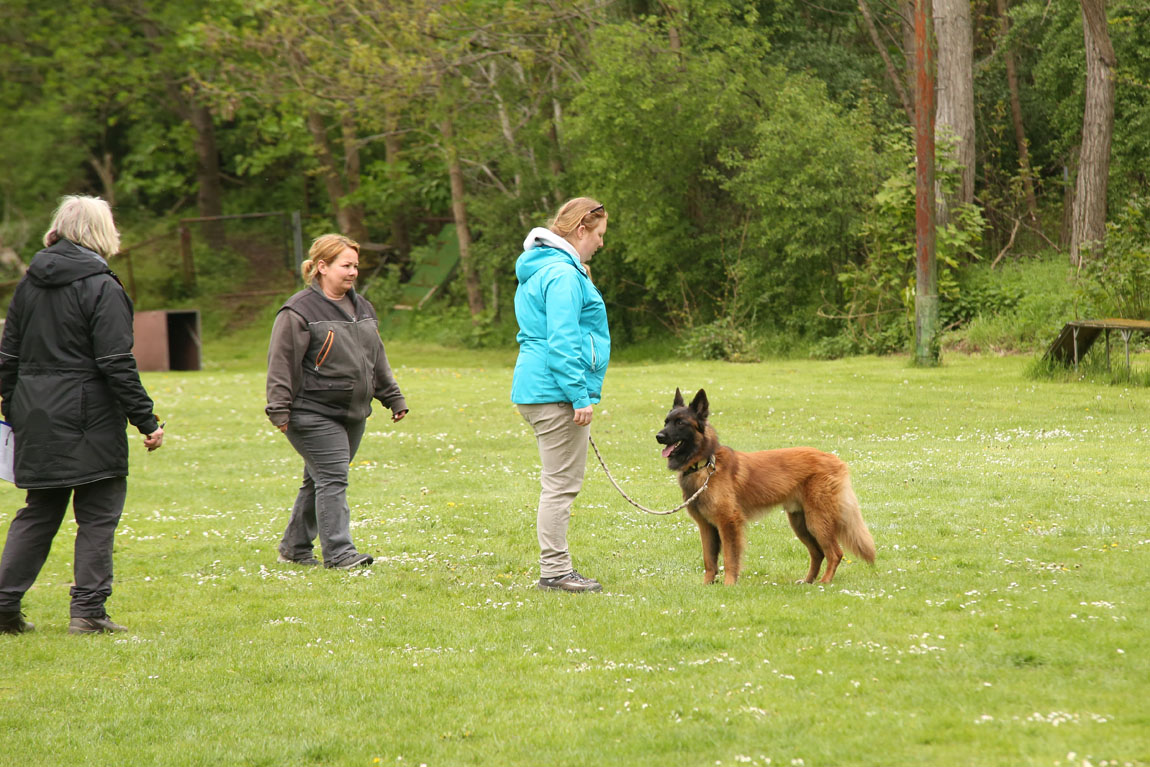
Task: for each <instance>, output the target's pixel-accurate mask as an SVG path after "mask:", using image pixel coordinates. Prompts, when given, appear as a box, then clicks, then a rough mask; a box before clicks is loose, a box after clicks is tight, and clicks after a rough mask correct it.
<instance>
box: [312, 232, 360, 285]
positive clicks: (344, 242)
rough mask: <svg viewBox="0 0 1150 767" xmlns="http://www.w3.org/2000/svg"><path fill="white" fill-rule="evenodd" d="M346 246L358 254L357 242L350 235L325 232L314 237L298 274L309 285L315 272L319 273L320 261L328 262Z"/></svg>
mask: <svg viewBox="0 0 1150 767" xmlns="http://www.w3.org/2000/svg"><path fill="white" fill-rule="evenodd" d="M347 248H351V249H352V250H354V251H355V254H356V255H357V256H358V255H359V243H358V242H356V241H355V240H353V239H351V238H350V237H344V236H343V235H342V234H325V235H323V236H321V237H316V238H315V242H313V243H312V244H311V248H310V249H309V250H308V252H307V260H306V261H304V262H303V263H302V264H300V274H301V275H302V276H303V281H304V282H305V283H306V284H308V285H310V284H311V283H312V280H314V279H315V276H316V274H318V273H319V265H320V263H321V262H322V263H325V264H330V263H331V262H332V261H334V260H335V257H336V256H338V255H339V254H340V253H343V252H344V250H346V249H347Z"/></svg>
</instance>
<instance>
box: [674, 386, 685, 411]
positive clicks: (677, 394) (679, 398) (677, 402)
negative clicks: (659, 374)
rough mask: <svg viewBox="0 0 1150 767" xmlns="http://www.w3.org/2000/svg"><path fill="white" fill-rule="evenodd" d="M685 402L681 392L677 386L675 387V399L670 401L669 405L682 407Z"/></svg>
mask: <svg viewBox="0 0 1150 767" xmlns="http://www.w3.org/2000/svg"><path fill="white" fill-rule="evenodd" d="M686 404H687V403H686V402H684V401H683V392H681V391H679V387H678V386H676V387H675V401H674V402H672V403H671V407H673V408H674V407H682V406H683V405H686Z"/></svg>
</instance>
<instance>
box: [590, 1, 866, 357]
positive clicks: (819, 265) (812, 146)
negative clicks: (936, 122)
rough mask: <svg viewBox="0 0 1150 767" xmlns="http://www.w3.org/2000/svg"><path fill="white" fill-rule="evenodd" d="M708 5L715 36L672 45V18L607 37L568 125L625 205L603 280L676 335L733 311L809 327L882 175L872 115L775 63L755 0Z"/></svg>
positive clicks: (757, 322)
mask: <svg viewBox="0 0 1150 767" xmlns="http://www.w3.org/2000/svg"><path fill="white" fill-rule="evenodd" d="M702 18H703V21H702V22H701V27H702V28H703V29H706V30H707V31H708V32H711V33H712V36H710V37H703V36H701V35H700V36H698V37H696V36H695V35H696V34H698V32H699V29H698V28H696V27H695V26H693V25H692V27H691V28H690V32H691V33H690V34H688V33H684V34H683V39H682V47H681V49H680V50H678V51H674V52H668V50H667V49H666V46H665V43H664V37H665V36H666V35H667V34H669V33H668V31H667V28H666V27H667V25H669V24H670V23H672V22H670V21H663V20H660V19H653V18H652V19H647V20H646V23H644V24H642V25H633V26H614V27H605V28H603V29H601V30H599V31H598V32H597V34H596V37H595V47H594V49H593V50H594V55H595V61H596V66H595V68H594V69H593V70H592V72H591V73H590V74H589V75H588V77H587V78H586V79H585V80H584V89H583V91H582V93H581V94H580V95H579V96H578V97H577V98H576V99H575V107H576V114H575V115H574V117H573V118H572V120H571V121H570V122H569V128H568V130H569V131H570V134H571V136H572V137H573V139H574V145H575V146H577V147H579V150H578V153H579V157H580V169H581V170H580V177H581V178H583V179H585V182H584V184H585V186H586V187H587V188H589V189H590V190H591V192H592V193H593V194H595V195H596V196H598V197H600V198H601V199H604V200H607V201H608V202H609V205H608V209H609V210H611V211H613V212H614V214H613V215H614V217H613V218H612V220H611V224H610V225H609V230H608V241H609V243H610V250H609V251H605V252H604V253H603V254H601V255H600V256H599V257H598V261H597V267H598V268H597V271H596V276H597V279H598V278H599V277H600V275H604V276H605V277H606V280H605V281H600V284H601V285H605V288H604V290H605V292H606V293H607V297H608V299H609V301H612V302H616V303H619V304H626V305H628V306H632V307H636V308H638V309H639V310H640V311H642V312H645V313H647V316H658V317H659V318H660V320H661V321H662V322H663V323H665V324H666V325H668V326H669V327H671V328H672V329H673V330H675V331H677V332H683V331H685V330H686V329H689V328H694V327H704V326H709V323H711V322H713V321H714V320H716V319H720V318H723V317H728V316H737V317H739V319H740V324H742V323H743V322H746V323H747V324H748V325H750V326H751V327H758V328H771V329H781V330H784V331H786V332H789V333H792V334H795V333H802V332H808V331H810V330H811V325H812V322H813V320H814V318H813V316H812V312H811V311H810V308H809V307H811V306H812V305H814V304H815V303H817V300H818V296H819V293H820V290H822V289H824V288H825V286H826V284H827V282H828V280H832V279H833V274H834V273H835V272H836V271H837V270H838V269H839V268H841V266H842V265H843V264H844V263H846V262H847V261H848V260H849V259H850V258H852V257H853V255H854V253H855V252H856V251H857V248H858V229H859V222H860V220H861V216H862V209H863V207H864V205H865V202H866V200H867V199H868V198H869V197H870V196H871V195H872V193H873V190H874V187H875V184H876V183H877V179H878V178H879V177H880V175H881V174H880V172H879V170H878V169H879V167H880V165H881V156H880V155H879V154H878V153H876V152H875V151H874V148H873V147H874V144H875V129H874V126H873V122H872V117H873V116H872V115H871V113H870V111H869V110H868V108H867V105H866V104H865V103H864V104H863V105H862V106H860V107H859V108H857V109H854V110H851V111H847V110H844V109H843V108H842V107H839V106H837V105H836V104H834V103H833V102H832V101H831V100H830V98H829V97H828V95H827V91H826V88H825V87H824V86H823V85H822V84H821V83H819V82H818V81H815V80H813V79H811V78H810V77H809V76H807V75H801V74H789V73H787V72H786V71H785V70H784V69H783V68H781V67H779V66H775V65H772V64H771V63H770V57H769V51H768V50H767V49H766V48H765V47H764V45H763V44H762V39H761V36H760V35H759V34H758V33H757V31H756V26H757V25H758V24H759V21H758V19H757V16H756V15H755V14H754V13H752V12H751V11H749V10H747V9H739V6H738V5H737V4H730V5H722V4H719V5H716V6H715V7H713V8H710V9H709V10H708V11H707V12H705V13H703V14H702ZM714 19H726V20H727V21H728V22H729V23H728V24H726V25H725V26H723V27H721V28H719V27H716V28H714V29H712V28H710V27H708V26H707V23H708V21H711V20H714ZM605 136H610V140H609V141H607V140H603V137H605ZM643 316H644V315H643V314H639V313H631V314H628V315H626V316H625V318H624V321H625V322H635V321H639V320H641V318H642V317H643Z"/></svg>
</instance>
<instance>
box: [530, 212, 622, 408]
mask: <svg viewBox="0 0 1150 767" xmlns="http://www.w3.org/2000/svg"><path fill="white" fill-rule="evenodd" d="M523 249H524V253H523V255H521V256H520V257H519V260H518V261H516V262H515V276H516V277H517V278H518V280H519V287H518V288H516V290H515V319H516V320H518V322H519V334H518V335H517V336H516V340H517V341H518V342H519V358H518V359H517V360H516V361H515V373H514V375H513V376H512V379H511V401H512V402H514V403H516V404H519V405H538V404H543V403H548V402H570V403H571V406H572V407H574V408H575V409H579V408H582V407H587V406H588V405H590V404H593V403H596V402H598V401H599V398H600V396H601V394H602V391H603V377H604V376H606V375H607V363H608V362H609V361H610V359H611V331H610V330H609V329H608V327H607V307H606V305H605V304H604V303H603V296H602V294H601V293H600V292H599V289H598V288H596V287H595V286H594V285H593V284H592V282H591V278H590V277H588V276H587V270H586V269H584V268H583V265H582V264H580V263H579V257H578V253H577V252H576V251H575V249H574V248H573V247H572V246H571V244H570V243H569V242H567V241H566V240H565V239H563V238H562V237H560V236H559V235H557V234H555V233H553V232H551V231H550V230H548V229H543V228H542V227H538V228H535V229H532V230H531V233H530V234H529V235H527V239H526V240H525V241H524V243H523Z"/></svg>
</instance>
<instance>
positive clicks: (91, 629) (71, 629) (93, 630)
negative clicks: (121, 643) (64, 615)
mask: <svg viewBox="0 0 1150 767" xmlns="http://www.w3.org/2000/svg"><path fill="white" fill-rule="evenodd" d="M127 630H128V628H127V626H121V625H120V624H119V623H113V622H112V619H111V618H109V617H108V614H107V613H104V614H103V615H100V616H98V617H87V618H73V619H72V620H71V621H69V622H68V633H69V634H114V633H116V632H117V631H127Z"/></svg>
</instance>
